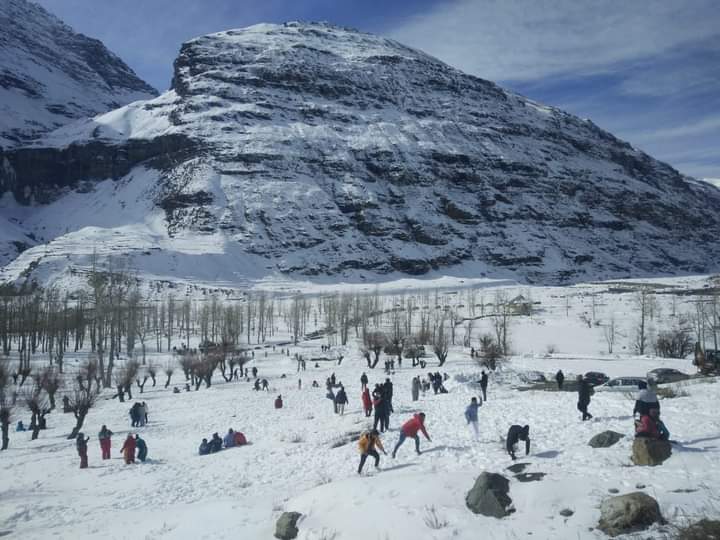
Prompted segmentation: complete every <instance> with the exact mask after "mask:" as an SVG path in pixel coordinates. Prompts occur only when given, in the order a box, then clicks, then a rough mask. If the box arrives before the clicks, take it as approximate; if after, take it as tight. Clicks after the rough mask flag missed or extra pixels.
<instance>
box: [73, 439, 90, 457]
mask: <svg viewBox="0 0 720 540" xmlns="http://www.w3.org/2000/svg"><path fill="white" fill-rule="evenodd" d="M89 440H90V437H87V438H85V437H78V438H77V440H76V441H75V447H76V448H77V451H78V454H81V455H82V454H83V453H86V452H87V443H88V441H89Z"/></svg>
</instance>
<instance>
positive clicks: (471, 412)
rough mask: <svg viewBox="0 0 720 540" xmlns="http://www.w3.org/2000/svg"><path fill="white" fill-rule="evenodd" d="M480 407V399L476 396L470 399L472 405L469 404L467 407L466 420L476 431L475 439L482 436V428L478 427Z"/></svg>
mask: <svg viewBox="0 0 720 540" xmlns="http://www.w3.org/2000/svg"><path fill="white" fill-rule="evenodd" d="M479 408H480V403H478V400H477V398H476V397H474V398H472V399H471V400H470V405H468V406H467V407H466V408H465V420H466V421H467V423H468V425H469V426H470V427H471V428H472V430H473V432H474V433H475V440H477V439H479V438H480V430H479V428H478V409H479Z"/></svg>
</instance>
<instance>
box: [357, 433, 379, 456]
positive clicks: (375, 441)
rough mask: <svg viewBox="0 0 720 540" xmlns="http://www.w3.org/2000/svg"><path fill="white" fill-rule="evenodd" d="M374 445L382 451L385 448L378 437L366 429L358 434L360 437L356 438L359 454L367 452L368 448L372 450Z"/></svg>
mask: <svg viewBox="0 0 720 540" xmlns="http://www.w3.org/2000/svg"><path fill="white" fill-rule="evenodd" d="M376 446H377V447H378V448H379V449H380V450H382V451H383V452H384V451H385V448H383V445H382V442H381V441H380V437H379V436H377V435H373V434H372V433H370V432H368V431H366V432H365V433H363V434H362V435H361V436H360V439H358V450H359V451H360V453H361V454H367V453H368V452H370V450H374V449H375V447H376Z"/></svg>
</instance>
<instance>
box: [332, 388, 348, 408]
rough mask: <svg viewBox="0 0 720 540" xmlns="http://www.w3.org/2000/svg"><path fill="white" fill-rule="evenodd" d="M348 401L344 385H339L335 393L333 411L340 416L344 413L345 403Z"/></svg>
mask: <svg viewBox="0 0 720 540" xmlns="http://www.w3.org/2000/svg"><path fill="white" fill-rule="evenodd" d="M347 403H348V397H347V394H346V393H345V387H343V385H342V384H341V385H340V390H338V392H337V394H335V412H337V413H338V414H340V415H341V416H342V415H344V414H345V405H347Z"/></svg>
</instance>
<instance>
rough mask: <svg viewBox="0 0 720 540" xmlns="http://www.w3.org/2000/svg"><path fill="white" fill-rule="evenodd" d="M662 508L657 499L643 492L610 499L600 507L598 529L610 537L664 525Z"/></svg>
mask: <svg viewBox="0 0 720 540" xmlns="http://www.w3.org/2000/svg"><path fill="white" fill-rule="evenodd" d="M662 522H663V518H662V515H660V507H659V506H658V503H657V501H656V500H655V499H653V498H652V497H650V495H647V494H645V493H643V492H641V491H636V492H634V493H628V494H626V495H618V496H617V497H610V498H609V499H606V500H605V501H603V503H602V505H601V506H600V522H599V523H598V529H600V530H601V531H603V532H604V533H606V534H609V535H610V536H617V535H619V534H624V533H629V532H632V531H640V530H644V529H647V528H648V527H649V526H650V525H652V524H653V523H662Z"/></svg>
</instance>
